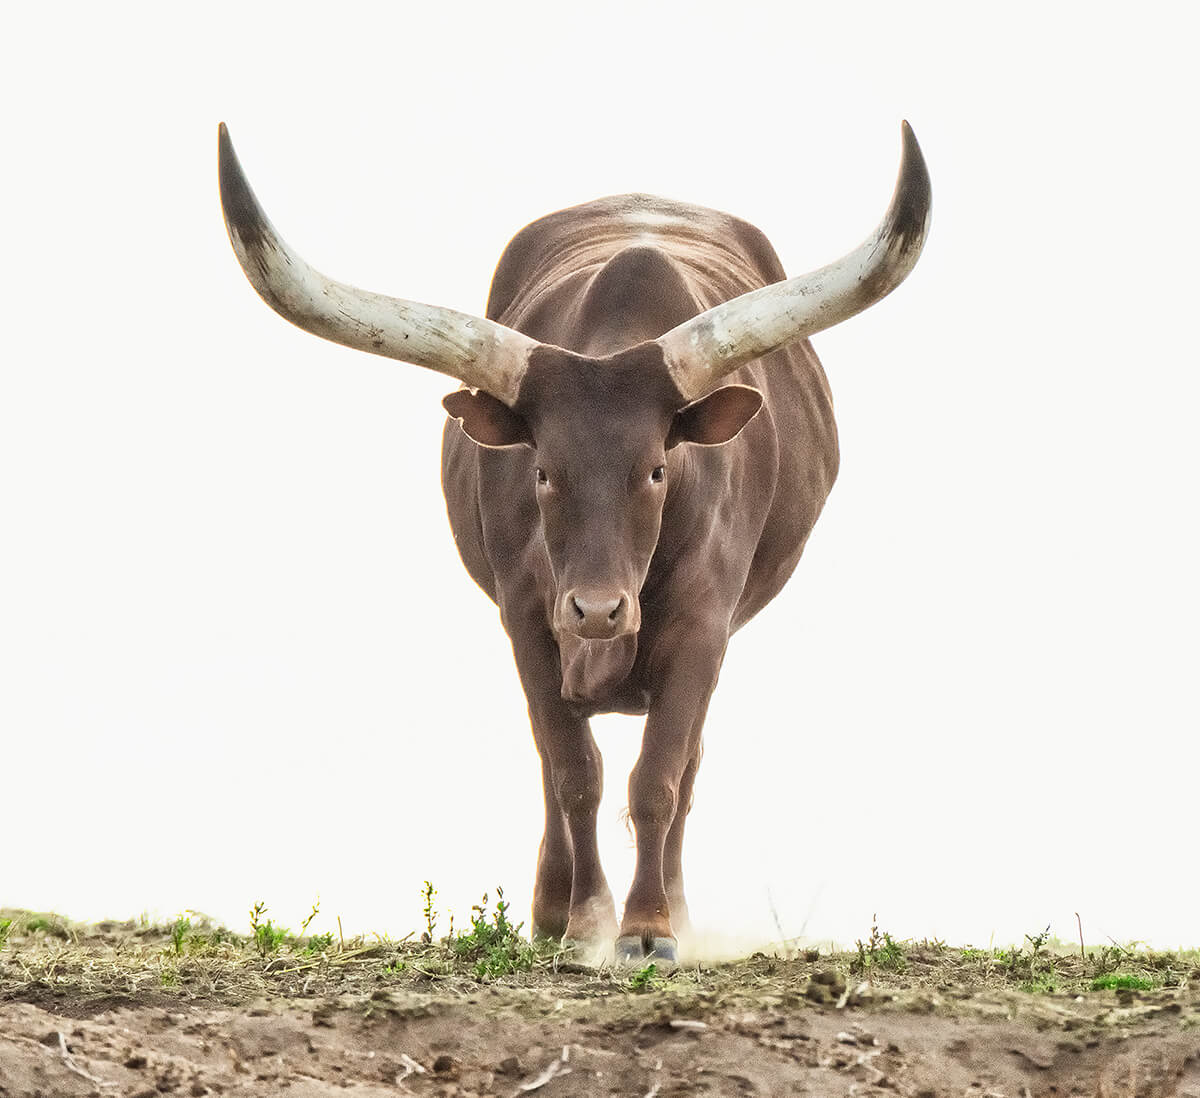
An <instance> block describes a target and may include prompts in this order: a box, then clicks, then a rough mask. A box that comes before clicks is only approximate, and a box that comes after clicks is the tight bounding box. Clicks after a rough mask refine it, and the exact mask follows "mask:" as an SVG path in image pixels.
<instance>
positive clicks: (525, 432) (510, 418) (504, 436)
mask: <svg viewBox="0 0 1200 1098" xmlns="http://www.w3.org/2000/svg"><path fill="white" fill-rule="evenodd" d="M442 407H443V408H445V409H446V411H447V412H448V413H449V414H450V416H451V418H452V419H457V420H458V422H459V424H460V425H461V427H462V429H463V430H464V431H466V433H467V437H468V438H469V439H471V441H472V442H477V443H479V445H480V446H532V445H533V435H531V434H530V433H529V426H528V425H527V424H526V422H525V420H523V419H522V418H521V417H520V416H519V415H517V413H516V412H514V411H513V410H512V409H511V408H510V407H509V406H508V405H507V404H504V403H502V402H501V401H499V400H497V399H496V398H495V397H494V396H489V395H488V394H487V393H485V392H484V391H483V390H482V389H459V390H458V391H457V392H453V393H451V394H450V395H449V396H446V397H443V398H442Z"/></svg>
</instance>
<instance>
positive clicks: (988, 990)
mask: <svg viewBox="0 0 1200 1098" xmlns="http://www.w3.org/2000/svg"><path fill="white" fill-rule="evenodd" d="M7 914H8V915H9V917H10V918H14V916H13V913H11V912H9V913H7ZM22 914H24V915H25V916H27V914H28V913H17V916H16V917H15V919H14V925H13V927H12V932H11V933H10V935H9V940H8V942H7V944H6V945H5V946H4V947H3V948H2V949H0V1096H2V1098H18V1096H20V1098H26V1096H30V1098H32V1096H46V1098H51V1096H60V1095H61V1096H76V1095H78V1096H85V1095H87V1096H122V1098H124V1096H128V1098H152V1096H156V1095H163V1094H169V1095H197V1096H198V1095H206V1094H213V1095H229V1096H235V1095H236V1096H241V1095H276V1094H281V1095H289V1096H295V1098H306V1096H316V1095H326V1094H339V1095H342V1094H348V1095H361V1096H368V1095H406V1094H411V1095H439V1096H445V1098H450V1096H463V1098H466V1096H471V1095H479V1096H484V1095H496V1096H504V1098H521V1096H522V1095H524V1094H536V1095H538V1096H539V1098H540V1096H545V1098H567V1096H571V1095H575V1096H585V1095H631V1096H634V1098H668V1096H673V1095H793V1094H797V1095H799V1094H808V1095H858V1096H863V1098H866V1096H870V1095H880V1096H884V1095H886V1096H896V1095H905V1096H913V1098H933V1096H937V1098H942V1096H952V1095H953V1096H959V1095H970V1096H978V1098H984V1096H991V1098H1000V1096H1004V1098H1026V1096H1028V1098H1040V1096H1043V1095H1088V1096H1103V1098H1126V1096H1134V1095H1136V1096H1142V1098H1166V1096H1170V1095H1179V1096H1185V1095H1186V1096H1194V1098H1200V967H1198V966H1200V960H1198V959H1197V957H1196V955H1195V954H1187V955H1181V954H1174V955H1171V954H1158V955H1155V954H1146V953H1137V954H1135V953H1134V952H1133V951H1131V950H1130V951H1121V950H1118V951H1116V952H1113V951H1112V950H1107V951H1103V952H1102V953H1099V954H1097V953H1093V954H1092V955H1090V956H1089V957H1085V958H1081V957H1080V956H1079V955H1078V951H1077V952H1076V955H1075V956H1074V958H1071V957H1070V956H1068V955H1063V954H1057V955H1056V954H1054V953H1052V952H1047V951H1041V952H1039V951H1038V950H1037V949H1033V950H1030V949H1028V948H1026V949H1025V951H1024V952H1014V951H1009V952H1007V953H1006V952H1005V951H989V952H987V953H984V952H982V951H971V950H966V951H963V950H954V949H949V948H947V947H945V946H944V945H942V944H941V943H922V944H920V945H915V944H913V943H893V942H891V941H890V940H888V941H887V943H886V946H885V944H884V943H883V942H882V941H880V942H879V943H874V942H873V943H872V948H871V949H870V950H869V951H865V952H864V951H860V952H859V953H858V954H857V955H856V954H854V953H850V954H833V955H830V954H827V953H817V952H816V951H812V952H808V953H804V954H800V955H796V956H788V957H770V956H765V955H763V954H756V955H754V956H753V957H750V958H748V959H745V960H742V961H737V962H733V963H729V964H721V965H703V964H701V965H691V966H686V965H685V966H683V967H681V968H680V969H679V970H677V971H675V972H672V973H667V974H664V973H660V972H657V971H648V970H641V971H639V972H637V973H631V972H629V971H627V970H625V971H621V970H609V969H600V970H585V969H582V968H579V967H578V966H573V965H571V964H569V963H564V961H563V959H562V958H554V957H546V956H544V955H539V956H537V957H536V958H534V959H533V960H532V962H531V963H529V964H528V967H525V968H523V969H519V970H514V971H512V972H506V973H503V974H501V975H499V976H495V977H492V976H487V977H481V976H480V975H478V972H479V969H478V968H477V967H474V963H473V962H471V961H470V959H468V960H467V961H464V960H463V958H462V957H461V956H454V955H451V953H450V952H449V951H448V950H447V949H446V948H444V947H441V946H438V945H424V946H423V945H419V944H411V943H392V942H388V941H386V940H378V941H374V942H368V941H364V940H362V939H356V940H355V941H354V942H349V943H346V942H339V943H336V944H335V943H332V942H327V941H320V942H318V943H317V944H318V945H319V946H320V947H321V948H320V949H319V950H317V949H314V948H313V947H312V945H311V943H305V942H304V940H302V939H289V940H288V941H286V942H284V943H282V944H279V945H276V946H275V948H269V947H270V946H271V943H270V942H268V943H267V946H268V948H262V949H258V950H255V949H254V948H253V946H254V945H255V944H256V943H255V942H254V939H244V938H243V939H239V938H237V937H236V936H234V935H229V934H228V932H219V933H217V934H213V933H209V932H208V930H207V929H206V931H205V932H204V933H197V932H195V931H194V930H190V931H189V933H188V934H187V935H181V934H176V936H175V937H174V938H172V936H171V931H170V928H163V927H159V928H154V927H144V926H138V925H136V924H134V923H120V924H115V923H109V924H100V925H99V926H98V927H80V926H78V925H74V924H69V923H66V922H65V921H62V920H58V921H57V922H56V921H53V920H54V919H55V917H48V918H49V919H50V920H51V921H50V922H49V923H48V924H47V925H36V921H35V920H31V919H29V918H27V917H26V918H25V919H24V923H22V921H21V920H22ZM39 919H43V917H39ZM876 944H878V945H879V946H880V948H879V949H878V950H876V949H875V948H874V945H876ZM526 962H529V956H528V955H527V956H526ZM1102 969H1109V970H1110V972H1114V973H1115V971H1116V970H1117V969H1121V970H1128V971H1129V972H1130V973H1134V974H1133V975H1131V976H1130V977H1129V978H1127V979H1125V982H1127V983H1135V984H1139V985H1146V984H1150V985H1155V986H1152V987H1140V988H1139V987H1132V988H1129V987H1127V988H1120V989H1118V990H1111V989H1106V990H1093V989H1092V983H1093V981H1094V979H1095V974H1096V973H1097V972H1099V971H1100V970H1102ZM1137 973H1140V975H1137ZM1018 982H1020V983H1021V984H1022V985H1023V986H1025V987H1026V988H1032V989H1033V990H1021V987H1020V986H1015V985H1016V984H1017V983H1018ZM1051 988H1052V990H1051Z"/></svg>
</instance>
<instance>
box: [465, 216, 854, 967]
mask: <svg viewBox="0 0 1200 1098" xmlns="http://www.w3.org/2000/svg"><path fill="white" fill-rule="evenodd" d="M783 277H784V273H783V270H782V267H781V266H780V263H779V260H778V259H777V258H776V256H775V253H774V251H773V250H772V249H771V247H770V245H769V244H768V243H767V241H766V239H765V238H764V237H763V236H762V234H761V233H760V232H758V230H756V229H754V228H753V227H752V226H750V225H747V224H746V223H744V222H742V221H738V220H736V219H735V218H732V217H729V216H727V215H724V214H720V213H717V212H714V211H711V210H705V209H700V208H697V207H694V206H687V205H681V204H678V203H673V202H667V201H664V200H662V199H658V198H652V197H649V196H646V195H628V196H622V197H619V198H608V199H602V200H600V201H597V202H592V203H588V204H586V205H583V206H577V207H575V208H573V209H569V210H565V211H562V212H560V213H556V214H552V215H550V216H549V217H546V218H543V219H542V220H540V221H537V222H534V223H533V224H532V225H530V226H529V227H528V228H526V229H524V230H523V231H522V232H521V233H519V234H518V235H517V236H516V238H515V239H514V240H513V241H512V242H511V243H510V244H509V246H508V248H507V250H506V251H505V253H504V255H503V257H502V258H501V260H500V264H499V267H498V268H497V271H496V274H495V277H494V280H493V284H492V291H491V295H490V299H489V303H488V313H487V315H488V318H489V319H492V320H495V321H498V322H500V323H502V324H504V325H506V326H508V327H511V328H515V329H517V330H519V331H521V332H523V333H525V334H526V335H528V336H530V337H532V338H533V339H535V340H538V341H539V342H540V343H542V344H545V345H548V346H543V347H541V348H539V350H538V351H537V352H535V353H534V355H533V356H532V358H531V361H530V365H529V368H528V370H527V372H526V375H525V377H524V379H523V382H522V384H521V389H520V393H519V397H518V400H517V401H516V403H515V404H514V405H513V411H514V412H515V413H517V415H518V416H519V417H520V420H521V422H522V423H523V424H524V425H525V426H526V427H527V429H528V435H529V438H530V439H531V440H532V445H520V444H518V445H512V446H504V447H494V446H491V447H489V446H480V445H477V444H476V443H475V442H473V441H472V440H471V439H470V438H469V437H468V436H467V434H466V433H464V431H463V429H462V428H461V427H460V425H459V423H458V422H456V421H454V420H451V421H449V422H448V423H447V426H446V431H445V435H444V439H443V461H442V469H443V485H444V489H445V494H446V504H447V510H448V512H449V517H450V523H451V526H452V528H453V531H454V537H455V540H456V542H457V545H458V549H459V552H460V554H461V556H462V559H463V563H464V564H465V565H466V567H467V570H468V571H469V572H470V573H471V575H472V576H473V577H474V579H475V580H476V582H477V583H479V585H480V586H481V587H482V588H483V590H484V591H486V592H487V593H488V595H489V596H491V597H492V598H493V599H494V600H495V601H496V603H497V604H498V606H499V608H500V613H501V618H502V621H503V623H504V627H505V629H506V630H507V631H508V633H509V636H510V637H511V639H512V644H513V652H514V655H515V658H516V663H517V668H518V671H519V673H520V676H521V681H522V685H523V686H524V688H525V692H526V695H527V697H528V699H529V709H530V716H531V721H532V724H533V729H534V736H535V739H536V741H537V745H538V749H539V751H540V753H541V755H542V760H543V772H544V775H545V777H546V802H547V818H546V835H545V838H544V840H543V844H542V850H541V856H540V858H539V867H538V879H537V885H536V893H535V905H534V920H535V929H537V930H538V931H539V932H541V933H546V934H551V935H559V934H563V933H564V932H565V933H566V934H567V935H568V936H569V937H570V938H572V939H577V940H596V939H602V938H606V937H609V936H611V934H612V932H613V930H614V928H615V921H614V914H613V905H612V900H611V897H610V895H609V892H608V888H607V885H605V883H604V878H603V874H602V872H601V871H600V868H599V863H598V858H597V855H596V848H595V811H596V806H597V804H598V802H599V797H600V761H599V755H598V752H597V751H596V747H595V744H594V742H593V740H592V738H591V735H590V733H589V731H588V728H587V718H588V717H589V716H591V715H592V714H595V713H599V712H605V711H618V712H625V713H648V714H649V716H648V719H647V725H646V731H645V740H644V746H643V753H642V758H641V759H640V760H639V763H638V765H637V767H636V768H635V770H634V773H633V775H632V778H631V781H630V791H629V792H630V800H629V805H630V814H631V817H632V820H633V823H634V826H635V828H636V832H637V840H638V872H637V874H636V875H635V880H634V884H633V889H632V890H631V892H630V896H629V900H628V902H627V904H626V909H625V917H624V921H623V924H622V927H621V939H620V945H621V951H622V953H623V955H625V956H626V957H627V958H629V957H633V958H635V959H636V957H637V956H639V955H641V956H645V955H647V954H648V953H649V952H651V951H653V950H654V949H655V948H656V943H657V949H658V951H659V955H662V954H667V955H669V954H670V953H671V951H672V946H671V945H670V943H669V939H670V938H671V937H672V935H673V933H674V932H675V931H678V930H679V929H680V928H681V927H683V926H685V925H686V906H685V903H684V899H683V888H682V877H681V870H680V864H679V863H680V848H681V845H682V834H683V822H684V817H685V816H686V813H687V810H688V808H689V807H690V797H691V783H692V780H693V779H694V776H695V770H696V766H697V765H698V763H699V757H700V733H701V727H702V724H703V718H704V712H705V710H706V708H707V704H708V699H709V696H710V695H711V692H712V689H713V687H714V686H715V685H716V680H717V674H718V672H719V670H720V665H721V661H722V658H723V656H724V652H725V646H726V644H727V642H728V638H729V636H730V634H731V633H732V632H733V631H734V630H736V629H737V628H739V627H740V626H741V625H743V624H744V623H745V622H747V621H748V620H749V619H750V618H751V617H752V616H753V615H754V614H755V613H757V611H758V610H760V609H761V608H762V607H763V606H765V605H766V604H767V602H769V601H770V600H771V599H772V598H773V597H774V596H775V595H776V594H777V593H778V592H779V590H780V588H781V587H782V586H783V584H784V582H785V581H786V580H787V578H788V576H789V575H790V574H791V572H792V570H793V569H794V568H795V566H796V563H797V561H798V560H799V559H800V554H801V551H802V550H803V548H804V543H805V541H806V540H807V538H808V535H809V532H810V531H811V530H812V527H813V524H814V522H815V521H816V519H817V516H818V514H820V511H821V507H822V505H823V504H824V502H825V498H826V496H827V495H828V493H829V490H830V488H831V487H832V485H833V481H834V477H835V476H836V473H837V464H838V450H837V432H836V429H835V426H834V419H833V407H832V403H831V398H830V393H829V386H828V383H827V381H826V379H825V375H824V372H823V371H822V369H821V365H820V363H819V362H818V361H817V357H816V355H815V354H814V352H813V350H812V347H811V346H810V344H809V343H808V341H807V340H802V341H799V342H796V343H793V344H791V345H789V346H788V347H786V348H785V349H783V350H779V351H776V352H774V353H772V354H770V355H767V356H765V357H764V358H762V359H759V360H756V361H754V362H752V363H750V364H749V365H747V366H745V367H743V368H742V369H740V370H739V371H737V372H736V373H735V374H734V375H732V376H731V377H730V378H729V379H728V380H729V381H731V382H734V383H737V384H739V385H743V386H749V387H752V388H753V389H754V390H757V392H758V393H761V394H762V407H761V409H760V410H758V412H757V414H756V415H753V417H752V418H750V419H749V422H747V423H746V424H745V426H744V427H743V428H742V429H741V430H740V432H738V433H736V434H735V436H734V437H733V438H732V439H731V440H729V441H727V442H724V444H722V445H703V444H697V443H694V442H688V441H685V442H681V443H680V444H677V445H670V444H671V443H672V442H673V441H674V439H673V438H672V437H671V436H672V429H673V428H675V429H676V430H677V431H682V432H683V434H684V435H685V437H691V436H694V435H695V434H696V432H697V431H699V430H700V429H701V428H700V427H699V426H698V425H697V423H696V422H694V421H698V420H714V419H715V420H720V419H721V415H720V413H719V412H717V413H712V414H709V415H707V416H706V415H704V413H705V412H706V411H707V409H703V408H701V409H700V410H699V412H697V410H696V409H697V408H698V406H699V405H703V404H705V403H706V402H707V400H709V399H711V398H706V401H701V402H697V405H693V406H692V407H691V408H689V409H688V411H686V412H683V413H682V415H679V414H678V413H680V412H681V408H682V407H683V405H684V403H685V402H684V400H683V398H682V397H681V396H680V394H679V392H678V390H677V389H675V387H674V385H673V384H672V383H671V380H670V378H669V376H668V374H667V371H666V368H665V366H664V365H663V361H662V351H661V349H660V348H659V347H658V346H657V344H654V343H652V342H647V341H651V340H654V339H655V338H656V337H658V336H660V335H662V334H663V333H664V332H666V331H667V330H669V329H671V328H673V327H674V326H676V325H678V324H680V323H682V322H683V321H685V320H687V319H688V318H690V317H693V316H695V315H697V314H698V313H700V312H702V311H704V310H705V309H708V308H710V307H711V306H713V305H716V304H718V303H719V302H722V301H725V300H728V299H730V298H733V297H736V296H737V295H739V294H742V293H745V292H746V291H748V290H753V289H756V288H757V287H760V286H764V285H768V284H770V283H773V282H777V281H779V280H780V279H782V278H783ZM559 348H561V350H560V349H559ZM721 392H722V390H718V394H720V393H721ZM714 395H716V394H714ZM753 399H754V401H755V403H756V404H757V398H753ZM725 403H729V401H728V400H726V401H725ZM452 410H453V411H455V412H456V413H457V411H458V408H457V407H452ZM742 414H744V413H743V412H736V411H735V412H732V413H729V414H728V415H727V416H726V417H725V418H732V420H733V422H732V423H731V424H727V425H726V426H725V428H724V429H725V430H728V429H729V427H730V426H736V425H740V424H737V423H736V420H737V418H738V416H739V415H742ZM689 431H690V432H691V436H688V432H689ZM477 433H478V432H477ZM493 441H494V440H493ZM668 445H670V448H669V449H668V448H667V447H668ZM660 461H661V462H662V464H664V465H665V475H664V478H663V479H664V482H665V483H664V485H663V487H664V488H665V491H664V492H663V497H664V498H663V499H662V500H661V504H660V506H659V507H658V508H655V507H652V506H646V507H640V503H639V500H640V499H641V497H640V496H639V494H638V493H639V492H640V491H641V490H642V488H644V487H645V485H642V484H641V483H640V480H639V478H641V477H642V476H643V475H645V474H649V475H653V471H654V468H655V467H656V466H657V464H658V463H659V462H660ZM539 470H541V472H539ZM547 473H548V474H549V478H553V479H550V481H549V483H550V490H551V491H555V490H556V489H555V488H554V482H555V481H569V482H570V484H569V488H568V489H566V491H568V494H570V495H571V496H572V497H574V498H573V499H572V501H571V505H570V507H569V508H567V511H568V514H567V516H566V521H565V526H566V527H567V529H566V530H565V531H564V530H560V529H559V527H560V526H563V525H564V522H563V521H561V520H562V519H563V516H562V515H561V514H557V513H555V514H551V513H550V512H548V511H547V510H546V507H545V500H544V493H545V492H546V487H545V485H544V484H543V481H542V477H543V476H546V475H547ZM631 480H632V481H635V482H638V483H636V484H634V487H632V488H631V487H630V483H631ZM540 493H541V494H542V495H540ZM556 506H557V503H556ZM639 507H640V510H639ZM631 512H635V513H632V514H631ZM556 540H562V541H563V542H564V545H562V546H559V547H558V552H559V553H560V554H567V555H568V557H569V559H564V560H560V561H555V560H554V559H553V556H554V551H555V548H556V546H555V542H556ZM579 558H586V559H585V560H583V561H582V562H581V561H580V559H579ZM571 569H574V570H575V571H576V572H578V575H577V576H572V577H569V582H570V583H574V584H576V586H578V584H579V583H582V582H585V581H586V583H587V584H590V585H591V587H590V588H589V590H590V589H596V588H600V587H603V586H604V584H605V583H608V584H609V587H610V589H611V593H612V597H611V598H610V599H609V600H608V602H607V603H605V605H610V604H612V603H614V602H615V601H616V593H617V592H619V591H620V592H625V593H626V594H628V595H631V596H632V597H634V598H635V599H636V600H637V608H638V610H639V612H640V622H639V623H638V626H637V628H636V630H632V629H631V630H629V631H626V632H623V633H622V634H621V635H618V636H614V637H612V638H611V639H591V638H587V637H581V636H578V635H575V634H574V633H572V632H570V631H569V630H568V629H567V628H564V627H563V626H562V621H563V614H564V612H565V611H564V610H563V607H562V600H563V599H564V597H565V593H564V591H563V590H562V586H563V585H562V582H561V581H562V580H563V573H564V572H565V571H570V570H571ZM580 577H582V578H580ZM577 581H578V582H577ZM635 585H636V586H635ZM606 593H608V592H606ZM589 605H590V604H589ZM568 609H569V608H568ZM639 943H640V953H639Z"/></svg>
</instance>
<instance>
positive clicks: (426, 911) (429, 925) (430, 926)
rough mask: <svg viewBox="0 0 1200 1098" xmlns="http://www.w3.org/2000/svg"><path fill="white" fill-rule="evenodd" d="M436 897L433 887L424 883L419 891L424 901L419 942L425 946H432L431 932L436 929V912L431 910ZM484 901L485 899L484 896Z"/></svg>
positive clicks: (435, 890)
mask: <svg viewBox="0 0 1200 1098" xmlns="http://www.w3.org/2000/svg"><path fill="white" fill-rule="evenodd" d="M436 895H437V889H436V888H434V887H433V885H432V884H430V883H429V881H426V882H425V887H424V888H422V889H421V897H422V899H424V901H425V906H424V907H423V908H421V914H423V915H424V916H425V930H424V932H423V933H422V934H421V941H423V942H424V943H425V944H426V945H432V944H433V932H434V930H435V929H436V928H437V912H436V911H435V910H434V909H433V898H434V897H435V896H436ZM484 899H485V900H486V899H487V897H486V896H485V897H484Z"/></svg>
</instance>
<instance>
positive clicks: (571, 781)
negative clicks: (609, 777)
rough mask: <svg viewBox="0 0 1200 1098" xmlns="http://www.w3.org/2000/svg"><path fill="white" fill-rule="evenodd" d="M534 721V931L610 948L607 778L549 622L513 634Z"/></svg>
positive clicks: (584, 949)
mask: <svg viewBox="0 0 1200 1098" xmlns="http://www.w3.org/2000/svg"><path fill="white" fill-rule="evenodd" d="M513 651H514V654H515V655H516V660H517V669H518V671H519V673H520V676H521V685H522V686H523V687H524V689H525V696H526V698H527V700H528V702H529V721H530V725H531V726H532V728H533V738H534V742H535V744H536V745H537V749H538V754H539V755H540V756H541V760H542V783H543V793H544V796H545V801H546V826H545V831H544V833H543V836H542V844H541V847H540V849H539V851H538V866H537V877H536V879H535V883H534V894H533V932H534V934H535V935H537V936H541V937H551V938H559V937H561V938H562V939H563V943H564V945H567V946H571V947H574V948H577V949H579V950H580V952H581V953H585V954H590V953H600V952H603V953H607V952H608V950H609V948H610V947H611V943H612V940H613V936H614V935H615V934H616V929H617V918H616V909H615V907H614V905H613V898H612V893H611V892H610V891H609V888H608V882H607V881H606V880H605V877H604V870H603V869H602V868H601V865H600V850H599V846H598V844H597V841H596V814H597V812H598V810H599V808H600V797H601V793H602V792H603V786H604V768H603V763H602V761H601V756H600V749H599V747H598V746H597V745H596V741H595V739H594V738H593V737H592V732H591V728H590V726H589V724H588V721H587V718H586V717H584V716H583V715H582V714H581V713H580V711H579V709H578V708H577V707H576V706H574V705H571V704H570V703H569V702H566V701H564V700H563V698H562V694H561V691H562V685H561V678H560V675H559V673H558V650H557V648H556V647H555V645H554V642H553V639H552V638H551V637H550V636H549V634H547V633H546V632H545V627H544V624H542V623H538V622H530V623H529V629H528V630H527V631H524V632H518V633H516V634H514V636H513Z"/></svg>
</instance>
